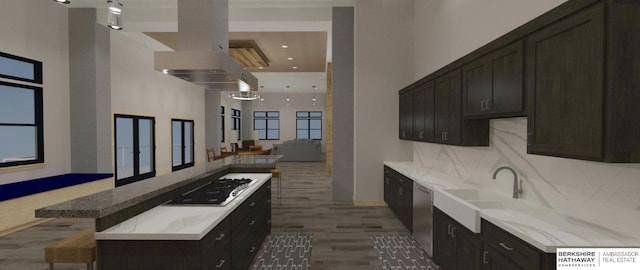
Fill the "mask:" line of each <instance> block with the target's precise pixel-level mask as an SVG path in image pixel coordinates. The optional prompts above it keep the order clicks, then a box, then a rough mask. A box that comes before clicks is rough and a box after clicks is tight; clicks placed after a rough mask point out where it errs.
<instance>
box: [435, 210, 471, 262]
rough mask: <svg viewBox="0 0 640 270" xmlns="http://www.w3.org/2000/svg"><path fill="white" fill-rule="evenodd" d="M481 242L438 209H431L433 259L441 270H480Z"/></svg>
mask: <svg viewBox="0 0 640 270" xmlns="http://www.w3.org/2000/svg"><path fill="white" fill-rule="evenodd" d="M482 255H483V253H482V240H481V239H480V238H479V237H478V236H477V235H476V234H475V233H473V232H471V231H470V230H469V229H467V228H465V227H464V226H463V225H462V224H460V223H458V222H457V221H455V220H454V219H453V218H451V217H449V216H448V215H447V214H445V213H444V212H442V211H441V210H440V209H438V208H435V207H434V209H433V259H434V260H435V261H436V263H437V264H438V265H439V266H440V268H441V269H442V270H482V268H483V264H482Z"/></svg>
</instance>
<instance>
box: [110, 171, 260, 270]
mask: <svg viewBox="0 0 640 270" xmlns="http://www.w3.org/2000/svg"><path fill="white" fill-rule="evenodd" d="M202 207H215V206H202ZM270 232H271V180H269V181H267V182H266V183H264V184H263V185H262V186H261V187H260V188H259V189H258V190H256V191H255V192H254V193H253V194H252V195H251V196H250V197H249V198H247V199H246V200H245V201H244V202H243V203H242V204H241V205H240V206H238V208H236V209H235V210H234V211H233V212H232V213H231V214H230V215H229V216H227V218H225V219H224V220H223V221H222V222H220V223H219V224H218V225H217V226H216V227H215V228H214V229H213V230H211V232H209V233H208V234H207V235H206V236H205V237H203V238H202V239H200V240H99V241H98V259H97V265H98V269H118V270H127V269H132V270H133V269H135V270H146V269H149V270H157V269H171V270H181V269H184V270H193V269H203V270H204V269H207V270H211V269H216V270H218V269H220V270H225V269H234V270H244V269H248V268H249V266H250V264H251V261H252V260H253V258H254V256H255V255H256V253H257V252H258V250H259V249H260V246H261V243H262V241H263V240H264V239H265V237H266V236H267V235H268V234H269V233H270Z"/></svg>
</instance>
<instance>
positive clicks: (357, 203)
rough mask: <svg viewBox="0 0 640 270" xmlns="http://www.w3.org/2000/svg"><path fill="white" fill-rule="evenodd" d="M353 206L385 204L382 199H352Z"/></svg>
mask: <svg viewBox="0 0 640 270" xmlns="http://www.w3.org/2000/svg"><path fill="white" fill-rule="evenodd" d="M353 205H355V206H387V203H385V202H384V201H356V200H353Z"/></svg>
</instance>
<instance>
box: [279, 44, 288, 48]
mask: <svg viewBox="0 0 640 270" xmlns="http://www.w3.org/2000/svg"><path fill="white" fill-rule="evenodd" d="M280 47H282V48H283V49H286V48H289V46H287V45H282V46H280Z"/></svg>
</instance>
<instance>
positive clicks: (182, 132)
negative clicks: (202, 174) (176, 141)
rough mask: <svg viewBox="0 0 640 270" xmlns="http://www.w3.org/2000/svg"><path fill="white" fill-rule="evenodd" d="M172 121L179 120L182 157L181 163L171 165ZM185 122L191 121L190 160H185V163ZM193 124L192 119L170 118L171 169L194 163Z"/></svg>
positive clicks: (185, 166)
mask: <svg viewBox="0 0 640 270" xmlns="http://www.w3.org/2000/svg"><path fill="white" fill-rule="evenodd" d="M174 122H179V123H180V131H181V138H182V140H181V144H182V148H181V149H183V150H182V154H181V158H182V163H181V164H179V165H173V154H174V153H173V135H174V134H173V123H174ZM185 123H191V138H190V139H191V162H187V163H185V162H184V161H185V157H186V156H185V151H184V149H185V142H186V141H185V139H186V136H185ZM194 132H195V124H194V121H193V120H186V119H176V118H172V119H171V171H172V172H175V171H179V170H182V169H185V168H189V167H193V166H194V165H195V153H194V151H195V135H194Z"/></svg>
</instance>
